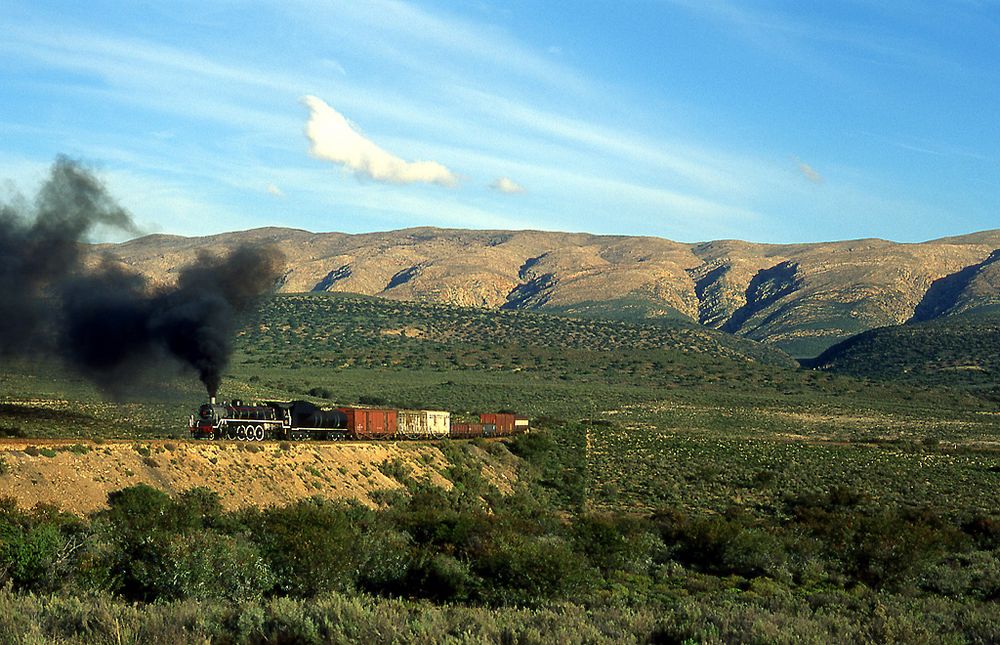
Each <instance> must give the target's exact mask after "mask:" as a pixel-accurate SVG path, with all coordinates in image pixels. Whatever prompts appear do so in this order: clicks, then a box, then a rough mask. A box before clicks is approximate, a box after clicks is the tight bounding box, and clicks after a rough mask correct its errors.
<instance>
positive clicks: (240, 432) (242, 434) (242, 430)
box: [236, 426, 247, 441]
mask: <svg viewBox="0 0 1000 645" xmlns="http://www.w3.org/2000/svg"><path fill="white" fill-rule="evenodd" d="M236 438H237V439H239V440H240V441H246V440H247V427H246V426H236Z"/></svg>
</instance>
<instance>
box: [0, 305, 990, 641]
mask: <svg viewBox="0 0 1000 645" xmlns="http://www.w3.org/2000/svg"><path fill="white" fill-rule="evenodd" d="M3 379H4V380H3V386H4V387H5V388H6V389H5V390H4V392H5V394H4V396H5V397H6V398H5V400H4V402H3V405H4V407H3V408H0V426H3V427H5V428H7V432H8V433H11V434H13V433H15V432H16V433H18V434H21V435H25V436H27V437H33V436H43V435H45V434H63V435H74V434H76V433H83V434H86V433H94V434H101V435H103V436H128V437H132V436H145V437H150V436H157V435H159V436H172V437H180V436H181V431H182V426H183V423H184V420H185V419H186V416H187V414H188V413H189V411H188V409H189V408H191V407H193V406H194V405H195V404H196V403H197V401H198V400H200V399H199V397H200V396H201V395H200V393H199V392H198V391H197V390H196V389H194V388H192V387H189V386H187V385H185V384H184V383H183V381H180V380H178V381H175V382H171V384H169V385H168V386H167V387H164V388H161V389H160V392H159V394H158V397H159V398H158V399H157V400H155V401H152V402H149V403H137V402H124V403H123V404H122V405H118V404H114V403H105V402H101V401H99V400H98V399H97V397H96V393H93V392H92V391H89V390H88V389H87V388H86V386H83V385H81V384H79V383H77V382H76V381H74V380H73V379H72V378H71V377H68V376H65V375H61V374H54V373H53V372H52V371H51V370H47V369H46V368H44V367H37V366H35V367H30V366H23V367H22V369H20V370H18V371H11V372H9V373H5V374H4V377H3ZM223 387H224V390H226V395H227V396H238V397H241V398H250V397H255V396H257V397H262V398H269V397H273V398H290V397H299V398H301V397H306V398H313V399H314V400H319V401H321V402H322V401H325V400H329V402H331V403H334V402H335V403H353V402H362V401H367V402H372V403H378V404H383V403H384V404H388V405H393V406H400V407H403V406H419V407H430V408H443V409H450V410H452V411H453V412H454V413H455V414H456V415H457V416H459V417H460V416H462V415H463V414H465V413H471V412H475V411H480V410H490V409H501V408H510V409H516V410H518V411H522V412H525V413H528V414H529V415H531V417H532V420H533V423H534V426H535V429H534V430H533V431H532V433H530V434H527V435H523V436H519V437H516V438H513V439H511V440H507V441H504V442H499V441H498V442H489V443H487V442H483V441H482V440H479V441H477V442H453V443H442V444H441V447H442V449H443V450H444V451H445V454H446V456H447V457H448V460H449V463H450V468H449V470H448V471H447V472H446V473H445V475H446V476H447V478H448V479H449V480H451V481H452V482H453V483H454V488H453V489H451V490H444V489H441V488H437V487H433V486H429V485H428V484H427V483H426V482H425V481H423V480H420V479H419V478H415V477H413V476H412V474H411V473H410V472H409V470H408V469H407V468H406V467H405V465H403V464H399V463H392V462H387V463H386V464H383V466H382V468H381V471H382V473H383V474H386V475H388V476H390V477H393V478H395V479H397V480H398V481H400V482H401V483H403V484H404V486H405V488H404V489H403V490H399V491H395V492H392V491H385V492H383V493H381V494H380V495H379V496H378V500H379V502H380V504H381V505H380V506H379V507H378V508H375V509H372V508H367V507H362V506H359V505H355V504H348V503H342V502H332V501H329V500H323V499H319V498H317V499H312V500H306V501H302V502H299V503H296V504H293V505H290V506H285V507H276V508H264V509H256V508H253V509H244V510H239V511H225V510H223V509H222V507H221V505H220V504H219V500H218V498H217V497H215V496H214V494H212V493H210V492H208V491H206V490H204V489H194V490H191V491H189V492H187V493H185V494H183V495H181V496H180V497H178V498H176V499H171V498H170V497H168V496H166V495H165V494H163V493H161V492H159V491H157V490H155V489H151V488H148V487H132V488H128V489H124V490H121V491H119V492H117V493H115V494H113V495H112V496H111V498H110V499H109V507H108V508H107V509H106V510H104V511H101V512H98V513H96V514H93V515H91V516H89V517H84V518H79V517H75V516H69V515H66V514H62V513H59V512H57V511H56V510H54V509H49V508H36V509H18V508H16V507H14V506H13V505H12V504H10V503H7V504H5V505H3V506H2V507H0V580H2V581H3V584H4V587H3V591H0V641H4V642H7V641H10V642H32V641H34V642H48V641H61V642H80V643H83V642H87V643H95V642H97V643H100V642H107V643H111V642H114V643H120V642H144V643H147V642H171V643H173V642H204V641H206V640H210V641H213V642H256V643H265V642H268V643H274V642H287V643H292V642H316V643H320V642H338V641H339V642H355V641H364V640H367V641H373V642H449V641H451V642H470V641H471V642H509V643H520V642H525V643H534V642H663V643H672V642H677V643H681V642H690V643H694V642H707V643H714V642H761V643H764V642H768V643H770V642H814V643H829V642H863V641H874V642H926V643H940V642H943V643H963V642H973V643H975V642H978V643H988V642H997V641H998V640H1000V610H998V603H1000V506H998V503H997V501H996V496H995V494H994V493H995V491H997V490H1000V452H998V449H997V437H998V434H1000V415H998V405H997V403H998V402H997V400H996V399H995V398H994V397H993V396H992V394H991V390H990V389H989V388H983V387H979V385H978V384H977V385H976V386H975V387H971V386H968V385H967V384H966V383H964V382H956V383H954V384H952V383H950V382H948V381H947V380H942V381H940V382H923V381H905V382H904V381H900V380H897V379H885V378H882V379H870V380H860V379H858V378H856V377H851V376H842V375H839V374H836V373H831V372H816V371H810V370H802V369H797V368H795V367H793V366H792V365H791V363H790V362H789V361H788V360H787V357H783V356H782V355H780V354H778V353H774V352H772V351H771V350H769V349H767V348H761V347H759V346H755V345H752V344H749V343H747V342H746V341H742V340H737V339H730V337H727V336H723V335H721V334H714V333H711V332H705V331H702V330H698V331H697V333H695V332H694V331H692V330H691V329H689V328H688V327H687V326H684V325H683V324H678V323H662V324H660V325H642V326H636V325H630V324H626V323H613V322H597V321H593V322H591V321H579V320H572V321H569V320H565V319H560V318H554V317H547V316H532V315H530V314H523V313H517V314H502V313H495V312H482V311H479V310H462V309H448V308H444V307H423V306H421V305H415V304H412V303H387V302H382V301H378V300H372V299H363V298H353V297H331V296H287V297H279V298H277V299H276V300H275V301H273V302H272V303H270V305H268V307H267V308H265V310H264V311H263V312H262V314H261V316H260V317H259V318H258V319H256V320H254V321H251V322H249V323H248V325H247V327H246V328H245V330H244V333H243V335H242V336H241V341H240V346H239V353H238V355H237V357H236V361H235V362H234V364H233V365H232V366H231V369H230V373H229V375H228V376H227V379H226V382H225V383H224V386H223ZM137 400H139V399H137ZM126 420H128V421H129V422H131V424H129V423H127V422H126ZM482 450H486V451H489V452H490V453H492V454H493V455H494V456H496V457H498V458H500V461H501V462H502V463H508V464H510V468H511V469H512V470H514V471H516V472H517V477H516V484H515V485H514V487H513V491H512V492H510V493H506V494H501V492H500V491H499V490H498V489H496V488H495V487H494V486H493V485H491V484H490V483H489V481H488V479H487V478H485V477H483V474H482V464H481V463H480V462H479V461H478V460H477V457H476V455H477V453H479V452H481V451H482ZM0 476H2V473H0Z"/></svg>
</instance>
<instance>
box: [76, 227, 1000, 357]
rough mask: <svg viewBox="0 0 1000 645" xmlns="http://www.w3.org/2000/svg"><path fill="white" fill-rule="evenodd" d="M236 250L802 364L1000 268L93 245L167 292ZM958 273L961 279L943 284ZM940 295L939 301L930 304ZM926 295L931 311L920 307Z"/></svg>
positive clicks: (588, 250)
mask: <svg viewBox="0 0 1000 645" xmlns="http://www.w3.org/2000/svg"><path fill="white" fill-rule="evenodd" d="M241 243H255V244H256V243H273V244H276V245H278V246H279V247H280V248H281V249H282V250H283V251H284V252H285V253H286V255H287V256H288V260H289V264H288V272H287V273H286V275H285V277H284V282H283V285H282V291H285V292H307V291H336V292H350V293H359V294H364V295H377V296H380V297H383V298H390V299H395V300H412V301H419V302H431V303H446V304H454V305H462V306H475V307H487V308H496V309H539V310H548V311H552V312H556V313H564V314H570V315H575V316H589V317H598V318H609V317H610V318H631V319H647V318H663V319H676V318H685V319H690V320H692V321H696V322H700V323H701V324H703V325H705V326H708V327H712V328H717V329H723V330H725V331H729V332H732V333H735V334H739V335H743V336H747V337H750V338H753V339H755V340H761V341H764V342H768V343H772V344H775V345H777V346H778V347H780V348H782V349H784V350H786V351H789V352H790V353H792V354H794V355H797V356H815V355H816V354H818V353H819V352H821V351H822V350H823V349H825V348H826V347H829V346H830V345H832V344H834V343H836V342H837V341H839V340H842V339H844V338H847V337H849V336H851V335H853V334H856V333H858V332H860V331H864V330H866V329H870V328H874V327H878V326H884V325H889V324H896V323H901V322H904V321H906V320H909V319H911V318H913V317H914V316H915V314H916V313H917V312H918V309H919V310H920V311H930V312H931V317H934V316H937V315H944V314H950V313H957V312H962V311H970V310H973V309H976V308H978V307H981V306H994V305H998V304H1000V277H998V275H997V273H998V272H1000V263H997V262H996V256H991V254H992V253H993V252H994V251H996V250H998V249H1000V230H997V231H985V232H982V233H975V234H972V235H967V236H962V237H955V238H946V239H942V240H935V241H930V242H924V243H920V244H898V243H893V242H888V241H885V240H854V241H845V242H829V243H817V244H796V245H773V244H753V243H749V242H741V241H736V240H722V241H714V242H706V243H701V244H682V243H678V242H672V241H670V240H665V239H661V238H653V237H626V236H599V235H589V234H584V233H550V232H541V231H470V230H458V229H435V228H414V229H406V230H401V231H389V232H383V233H366V234H361V235H346V234H343V233H319V234H316V233H309V232H306V231H299V230H290V229H280V228H266V229H257V230H252V231H244V232H238V233H227V234H224V235H215V236H211V237H204V238H181V237H171V236H163V235H155V236H148V237H145V238H140V239H138V240H133V241H130V242H126V243H124V244H120V245H102V246H99V247H96V249H97V250H98V251H101V252H105V253H109V254H111V255H112V256H113V257H115V258H117V259H119V260H120V261H122V262H124V263H125V264H127V265H129V266H132V267H133V268H135V269H137V270H139V271H141V272H142V273H144V274H146V275H147V276H149V277H150V278H152V279H153V280H154V281H158V282H169V281H171V280H172V279H173V277H174V273H175V271H176V269H177V267H179V266H181V265H183V264H184V263H186V262H189V261H191V260H193V259H194V258H195V257H196V256H197V254H198V253H199V252H200V251H214V252H218V251H221V250H224V249H227V248H232V247H234V246H236V245H239V244H241ZM991 258H992V259H991ZM95 261H96V260H95ZM972 267H975V268H972ZM963 271H965V272H966V273H965V274H962V272H963ZM956 274H960V275H961V276H962V277H960V278H953V277H950V276H955V275H956ZM966 278H968V279H967V280H966ZM942 280H943V281H944V286H940V285H942V282H941V281H942ZM936 285H937V286H936ZM956 286H957V287H960V288H956ZM945 287H948V288H945ZM935 288H936V290H937V291H938V292H940V293H939V295H940V294H946V296H947V297H946V298H944V300H941V298H937V297H936V296H935V295H934V293H933V291H934V289H935ZM928 294H930V297H931V301H933V302H935V303H937V304H928V303H930V302H931V301H928V297H929V295H928ZM941 303H944V305H946V306H942V304H941ZM921 307H922V309H920V308H921Z"/></svg>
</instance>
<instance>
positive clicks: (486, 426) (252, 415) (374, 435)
mask: <svg viewBox="0 0 1000 645" xmlns="http://www.w3.org/2000/svg"><path fill="white" fill-rule="evenodd" d="M188 430H190V432H191V436H192V437H194V438H195V439H232V440H239V441H264V440H265V439H282V440H291V441H302V440H306V439H320V440H327V441H331V440H339V439H447V438H452V439H468V438H475V437H505V436H510V435H513V434H519V433H522V432H526V431H527V430H528V419H527V417H523V416H520V415H516V414H509V413H503V412H498V413H488V414H481V415H479V423H452V421H451V414H450V413H449V412H444V411H441V410H395V409H381V408H361V407H341V408H335V409H332V410H324V409H320V408H318V407H317V406H315V405H313V404H312V403H310V402H308V401H287V402H286V401H265V402H261V403H245V402H243V401H230V402H228V403H226V402H223V403H216V402H215V399H212V400H210V401H209V402H207V403H205V404H203V405H202V406H201V407H200V408H198V413H197V414H196V415H192V416H191V418H190V420H189V421H188Z"/></svg>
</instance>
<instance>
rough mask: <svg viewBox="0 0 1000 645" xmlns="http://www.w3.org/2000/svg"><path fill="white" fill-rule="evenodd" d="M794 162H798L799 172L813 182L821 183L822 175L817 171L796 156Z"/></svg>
mask: <svg viewBox="0 0 1000 645" xmlns="http://www.w3.org/2000/svg"><path fill="white" fill-rule="evenodd" d="M795 163H796V164H798V168H799V172H800V173H802V176H803V177H805V178H806V179H808V180H809V181H811V182H812V183H814V184H822V183H823V175H821V174H819V171H818V170H816V169H815V168H813V167H812V166H810V165H809V164H807V163H806V162H804V161H802V160H801V159H799V158H798V157H796V158H795Z"/></svg>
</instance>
